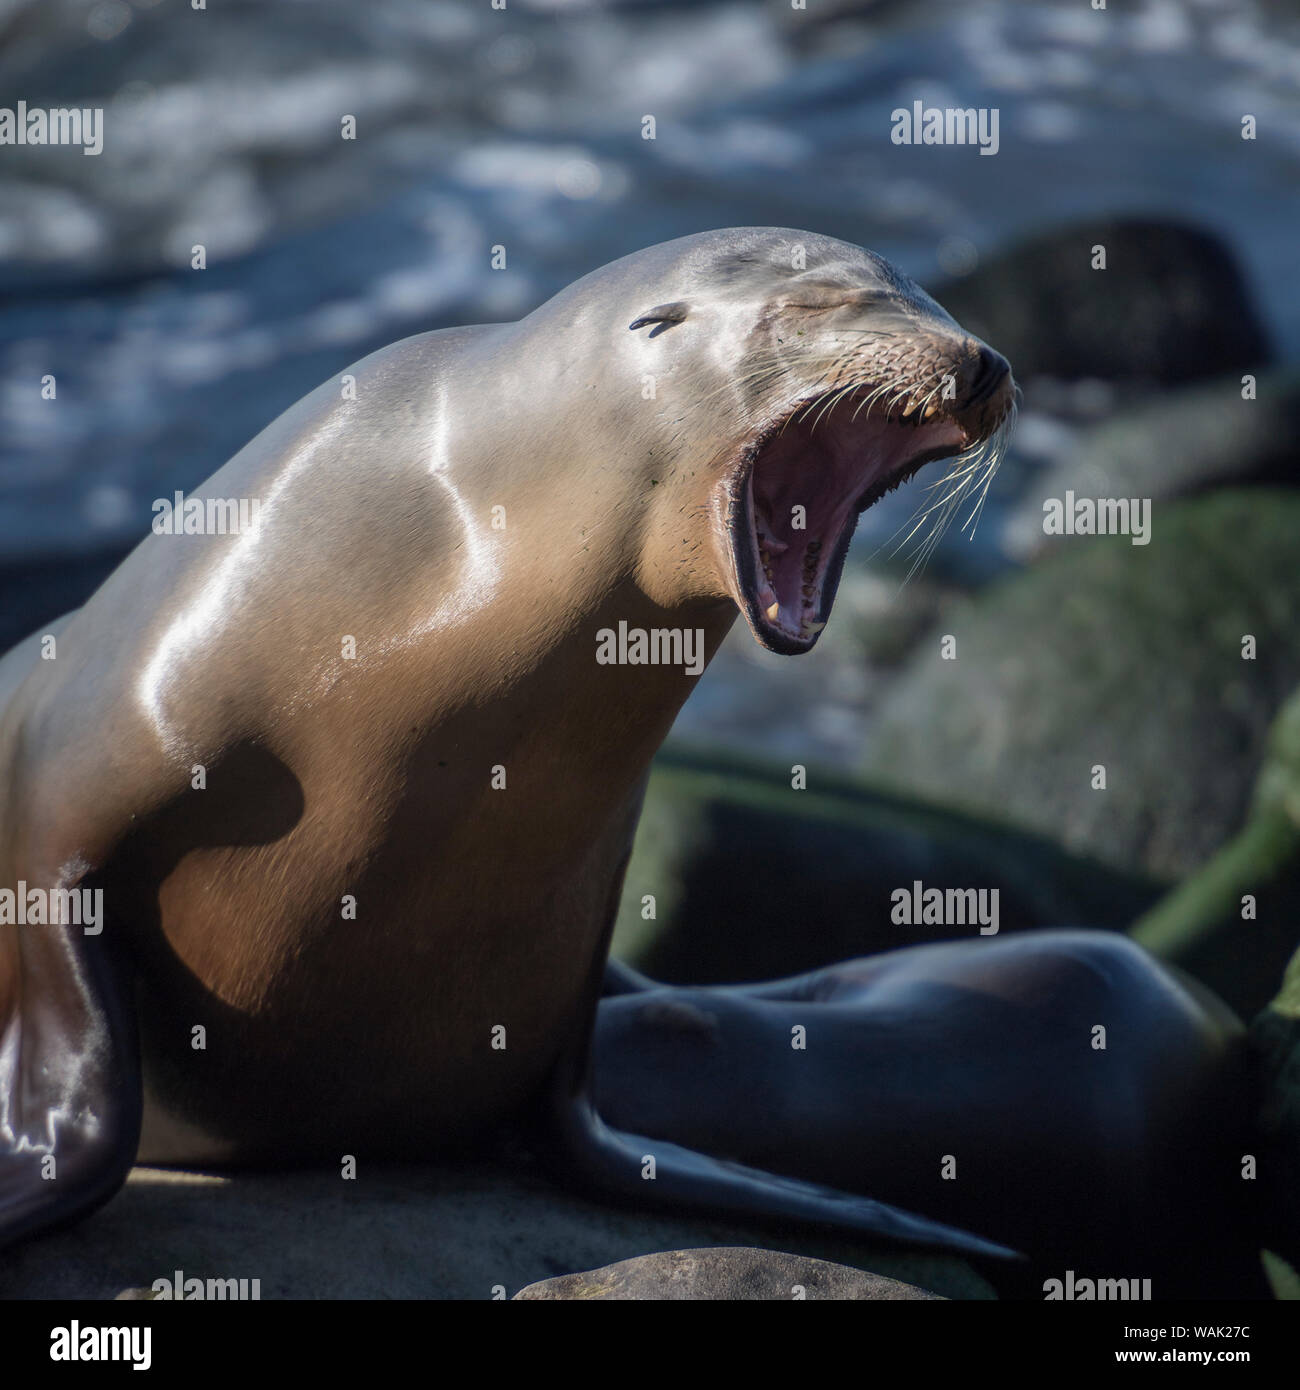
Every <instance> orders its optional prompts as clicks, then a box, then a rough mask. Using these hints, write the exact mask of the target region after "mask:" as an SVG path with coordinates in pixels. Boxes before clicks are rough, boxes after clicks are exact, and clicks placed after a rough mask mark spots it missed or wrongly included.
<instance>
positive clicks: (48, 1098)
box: [0, 925, 141, 1246]
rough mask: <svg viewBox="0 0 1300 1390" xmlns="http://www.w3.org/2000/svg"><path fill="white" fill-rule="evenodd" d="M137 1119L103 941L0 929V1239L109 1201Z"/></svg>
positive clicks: (133, 1065) (113, 974) (129, 1014)
mask: <svg viewBox="0 0 1300 1390" xmlns="http://www.w3.org/2000/svg"><path fill="white" fill-rule="evenodd" d="M20 934H21V935H20ZM140 1116H141V1082H140V1061H139V1046H138V1042H137V1039H136V1026H135V1017H134V1013H133V1009H132V1002H131V997H130V991H129V990H128V989H126V988H124V987H123V981H122V980H121V979H120V978H119V975H118V971H117V968H116V966H115V964H114V962H113V960H112V958H111V956H110V953H109V950H108V948H107V946H106V944H105V941H104V937H103V936H102V935H95V936H87V935H86V934H85V932H84V929H83V928H82V927H81V926H48V925H24V926H15V925H6V926H3V927H0V1246H5V1245H10V1244H12V1243H13V1242H15V1241H18V1240H21V1239H23V1238H24V1237H27V1236H31V1235H35V1234H38V1233H39V1232H41V1231H44V1230H48V1229H51V1228H53V1227H55V1226H61V1225H64V1224H66V1223H67V1222H70V1221H74V1220H77V1219H78V1218H80V1217H82V1216H85V1215H86V1214H87V1213H89V1212H91V1211H93V1210H94V1209H95V1208H96V1207H98V1206H100V1205H102V1204H103V1203H104V1202H106V1201H107V1200H108V1199H109V1198H110V1197H111V1196H112V1195H113V1194H114V1193H115V1192H116V1191H117V1189H118V1188H119V1187H120V1186H121V1185H122V1183H123V1182H124V1181H125V1179H126V1175H127V1173H128V1172H129V1171H130V1168H131V1164H132V1163H133V1162H134V1160H135V1154H136V1148H137V1145H138V1143H139V1137H140Z"/></svg>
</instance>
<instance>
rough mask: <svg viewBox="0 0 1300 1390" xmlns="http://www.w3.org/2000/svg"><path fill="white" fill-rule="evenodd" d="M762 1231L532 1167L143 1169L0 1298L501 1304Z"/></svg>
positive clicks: (956, 1269) (861, 1252) (962, 1273)
mask: <svg viewBox="0 0 1300 1390" xmlns="http://www.w3.org/2000/svg"><path fill="white" fill-rule="evenodd" d="M767 1236H768V1232H766V1231H765V1230H763V1229H762V1228H761V1227H753V1226H745V1225H742V1224H740V1223H732V1222H725V1221H711V1220H708V1219H706V1218H701V1217H685V1216H676V1215H665V1214H663V1213H651V1212H647V1211H644V1210H628V1209H626V1208H621V1207H615V1206H609V1205H603V1204H600V1203H597V1202H592V1201H586V1200H584V1199H583V1198H580V1197H575V1196H573V1195H572V1194H571V1193H569V1192H567V1191H563V1190H561V1189H559V1188H557V1187H556V1186H555V1185H554V1183H552V1182H551V1181H549V1180H548V1179H546V1178H544V1177H543V1176H542V1175H541V1173H540V1172H539V1171H537V1170H535V1169H534V1168H533V1167H532V1166H531V1165H530V1164H529V1163H527V1162H524V1161H523V1160H521V1159H518V1158H512V1159H511V1160H510V1163H509V1166H508V1168H507V1166H506V1165H505V1164H504V1163H502V1162H492V1163H489V1162H487V1161H478V1162H475V1163H462V1164H451V1163H445V1164H436V1165H435V1164H429V1165H423V1164H421V1165H409V1166H405V1165H384V1166H380V1165H373V1166H372V1165H370V1164H367V1163H364V1162H363V1163H362V1164H361V1165H360V1167H359V1170H358V1176H357V1178H356V1180H355V1181H347V1182H345V1181H344V1180H343V1179H342V1178H340V1176H339V1174H338V1170H337V1169H335V1170H333V1171H330V1170H322V1171H316V1172H296V1173H278V1174H270V1173H239V1174H236V1175H234V1176H231V1177H216V1176H213V1175H210V1174H200V1173H186V1172H171V1171H167V1172H164V1171H161V1170H159V1169H150V1168H137V1169H136V1170H135V1171H134V1172H133V1173H132V1174H131V1176H130V1178H129V1180H128V1182H127V1185H126V1187H125V1188H124V1189H123V1190H122V1191H121V1192H120V1193H119V1194H118V1195H117V1196H116V1197H114V1198H113V1200H112V1201H110V1202H109V1203H108V1204H107V1205H106V1206H104V1207H103V1208H101V1209H100V1210H99V1211H97V1212H95V1213H94V1214H93V1215H92V1216H90V1217H88V1218H87V1219H86V1220H85V1221H83V1222H81V1223H79V1224H78V1225H76V1226H73V1227H71V1228H69V1229H68V1230H65V1231H59V1232H56V1233H54V1234H51V1235H48V1236H44V1237H42V1238H41V1239H39V1240H36V1241H32V1242H31V1243H29V1244H26V1245H22V1246H19V1247H17V1248H16V1249H12V1250H6V1251H5V1257H4V1260H3V1262H0V1298H90V1299H112V1298H114V1297H115V1296H116V1295H117V1294H118V1293H120V1292H121V1291H122V1290H124V1289H132V1290H145V1291H151V1290H152V1286H153V1284H154V1281H155V1280H159V1279H166V1280H168V1281H171V1280H172V1279H173V1277H174V1275H175V1271H177V1270H180V1271H182V1273H183V1275H184V1276H185V1278H187V1279H188V1278H192V1277H198V1278H203V1279H211V1278H220V1279H248V1280H250V1281H251V1280H253V1279H258V1280H260V1281H261V1283H260V1294H261V1297H262V1298H263V1299H274V1298H420V1299H443V1298H446V1299H451V1298H457V1299H476V1298H481V1299H493V1298H504V1297H508V1296H509V1295H510V1294H513V1293H515V1292H516V1291H517V1290H519V1289H520V1288H522V1287H523V1286H524V1285H526V1284H532V1283H535V1282H537V1281H538V1280H541V1279H546V1278H549V1277H550V1276H552V1275H555V1274H559V1273H562V1272H564V1271H566V1270H572V1269H594V1268H596V1267H597V1266H600V1265H606V1264H609V1263H611V1262H613V1261H615V1260H623V1259H628V1258H630V1257H632V1256H635V1255H640V1254H642V1253H644V1252H645V1251H646V1250H672V1249H678V1248H684V1247H692V1246H707V1245H741V1246H753V1245H756V1244H761V1242H762V1241H763V1240H764V1239H766V1238H767ZM781 1245H782V1246H783V1247H785V1248H788V1249H793V1250H796V1251H800V1252H802V1253H803V1254H805V1255H811V1256H814V1257H816V1258H818V1259H823V1260H835V1261H839V1262H841V1263H862V1264H867V1265H869V1266H870V1267H871V1268H872V1269H875V1270H880V1271H882V1272H883V1273H884V1274H887V1275H889V1276H892V1277H893V1278H896V1279H901V1280H905V1281H907V1282H909V1283H915V1284H921V1285H923V1286H925V1287H927V1288H930V1289H934V1290H935V1291H936V1292H938V1293H941V1294H944V1295H946V1296H948V1297H951V1298H976V1299H987V1298H991V1297H993V1292H992V1290H991V1288H990V1287H989V1285H988V1284H987V1283H986V1282H985V1281H984V1280H983V1279H982V1278H980V1276H979V1275H977V1274H976V1273H975V1272H974V1271H973V1270H972V1269H971V1267H970V1266H969V1265H967V1264H966V1263H965V1262H963V1261H962V1260H959V1259H955V1258H952V1257H948V1256H944V1255H935V1254H929V1253H920V1252H916V1253H913V1252H907V1251H902V1252H900V1251H898V1250H888V1251H886V1250H883V1249H881V1248H879V1247H874V1246H872V1245H870V1244H867V1243H865V1242H862V1243H857V1242H849V1241H844V1240H836V1239H834V1238H831V1237H824V1238H819V1237H811V1236H810V1237H808V1238H807V1239H795V1240H792V1239H791V1238H790V1237H789V1236H788V1235H783V1236H782V1237H781Z"/></svg>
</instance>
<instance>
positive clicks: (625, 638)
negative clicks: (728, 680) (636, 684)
mask: <svg viewBox="0 0 1300 1390" xmlns="http://www.w3.org/2000/svg"><path fill="white" fill-rule="evenodd" d="M596 664H597V665H599V666H680V667H682V668H683V670H685V672H686V674H687V675H688V676H698V675H700V674H701V673H702V672H703V670H704V629H703V628H701V627H685V628H682V627H651V628H645V627H629V626H628V625H627V622H626V621H625V620H622V619H620V621H619V624H618V630H617V631H615V630H614V628H612V627H602V628H601V629H600V631H599V632H598V633H597V634H596Z"/></svg>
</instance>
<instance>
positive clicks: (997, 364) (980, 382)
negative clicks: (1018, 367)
mask: <svg viewBox="0 0 1300 1390" xmlns="http://www.w3.org/2000/svg"><path fill="white" fill-rule="evenodd" d="M1010 375H1011V363H1010V362H1008V361H1007V359H1006V358H1005V357H1003V356H1002V354H1001V353H1000V352H994V351H993V349H992V348H991V347H989V346H988V345H987V344H985V343H981V344H980V347H979V360H978V361H977V362H976V364H975V368H974V371H973V372H972V374H971V381H970V389H969V394H968V397H967V401H966V404H967V405H981V404H982V403H983V402H984V401H986V400H988V398H989V397H990V396H991V395H992V394H993V393H994V392H995V391H996V390H997V389H998V387H999V386H1001V385H1002V383H1003V382H1004V381H1005V380H1006V379H1007V377H1008V376H1010Z"/></svg>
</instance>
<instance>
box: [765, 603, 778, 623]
mask: <svg viewBox="0 0 1300 1390" xmlns="http://www.w3.org/2000/svg"><path fill="white" fill-rule="evenodd" d="M780 616H781V605H780V604H779V603H774V604H773V605H772V606H771V608H769V609H768V610H767V620H768V622H769V623H774V622H776V620H777V619H778V618H779V617H780Z"/></svg>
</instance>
